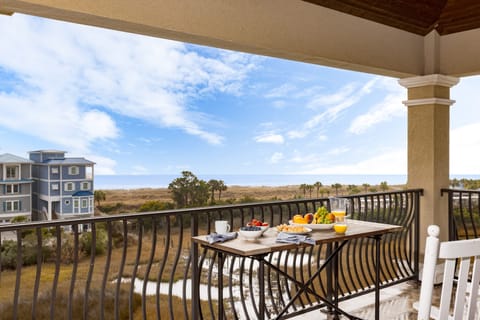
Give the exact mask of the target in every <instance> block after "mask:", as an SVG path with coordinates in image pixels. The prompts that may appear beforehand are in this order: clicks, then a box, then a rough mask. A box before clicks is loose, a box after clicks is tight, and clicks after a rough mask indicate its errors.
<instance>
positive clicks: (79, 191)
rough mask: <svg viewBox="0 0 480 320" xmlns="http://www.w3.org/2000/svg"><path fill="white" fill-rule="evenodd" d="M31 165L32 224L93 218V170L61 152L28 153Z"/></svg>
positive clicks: (83, 162)
mask: <svg viewBox="0 0 480 320" xmlns="http://www.w3.org/2000/svg"><path fill="white" fill-rule="evenodd" d="M29 155H30V160H32V161H33V164H32V176H33V190H32V202H33V210H32V216H33V217H34V220H52V219H70V218H80V217H90V216H93V214H94V197H93V166H94V164H95V163H94V162H92V161H90V160H87V159H85V158H66V157H65V151H58V150H38V151H31V152H29Z"/></svg>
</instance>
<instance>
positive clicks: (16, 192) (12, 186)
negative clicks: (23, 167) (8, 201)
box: [5, 184, 20, 194]
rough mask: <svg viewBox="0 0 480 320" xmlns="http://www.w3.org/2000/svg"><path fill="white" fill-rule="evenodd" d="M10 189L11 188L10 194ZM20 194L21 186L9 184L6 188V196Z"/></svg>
mask: <svg viewBox="0 0 480 320" xmlns="http://www.w3.org/2000/svg"><path fill="white" fill-rule="evenodd" d="M8 187H10V188H11V190H10V192H8ZM15 187H17V188H16V189H17V191H15ZM18 193H20V185H19V184H7V185H6V187H5V194H18Z"/></svg>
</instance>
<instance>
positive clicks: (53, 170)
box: [50, 167, 59, 174]
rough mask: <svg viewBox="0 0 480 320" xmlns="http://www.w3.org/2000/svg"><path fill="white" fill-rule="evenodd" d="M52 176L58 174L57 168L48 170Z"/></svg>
mask: <svg viewBox="0 0 480 320" xmlns="http://www.w3.org/2000/svg"><path fill="white" fill-rule="evenodd" d="M50 170H51V173H52V174H58V172H59V171H58V167H51V168H50Z"/></svg>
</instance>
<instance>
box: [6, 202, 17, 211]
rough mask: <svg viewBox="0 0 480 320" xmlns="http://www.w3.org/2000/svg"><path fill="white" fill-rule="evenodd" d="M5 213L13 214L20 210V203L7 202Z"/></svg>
mask: <svg viewBox="0 0 480 320" xmlns="http://www.w3.org/2000/svg"><path fill="white" fill-rule="evenodd" d="M4 204H5V211H6V212H13V211H18V210H20V201H18V200H13V201H5V203H4Z"/></svg>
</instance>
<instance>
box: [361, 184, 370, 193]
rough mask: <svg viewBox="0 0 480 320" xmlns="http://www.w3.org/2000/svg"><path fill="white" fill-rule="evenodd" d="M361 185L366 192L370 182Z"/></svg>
mask: <svg viewBox="0 0 480 320" xmlns="http://www.w3.org/2000/svg"><path fill="white" fill-rule="evenodd" d="M362 187H363V188H364V189H365V192H367V191H368V188H370V184H368V183H364V184H362Z"/></svg>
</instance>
